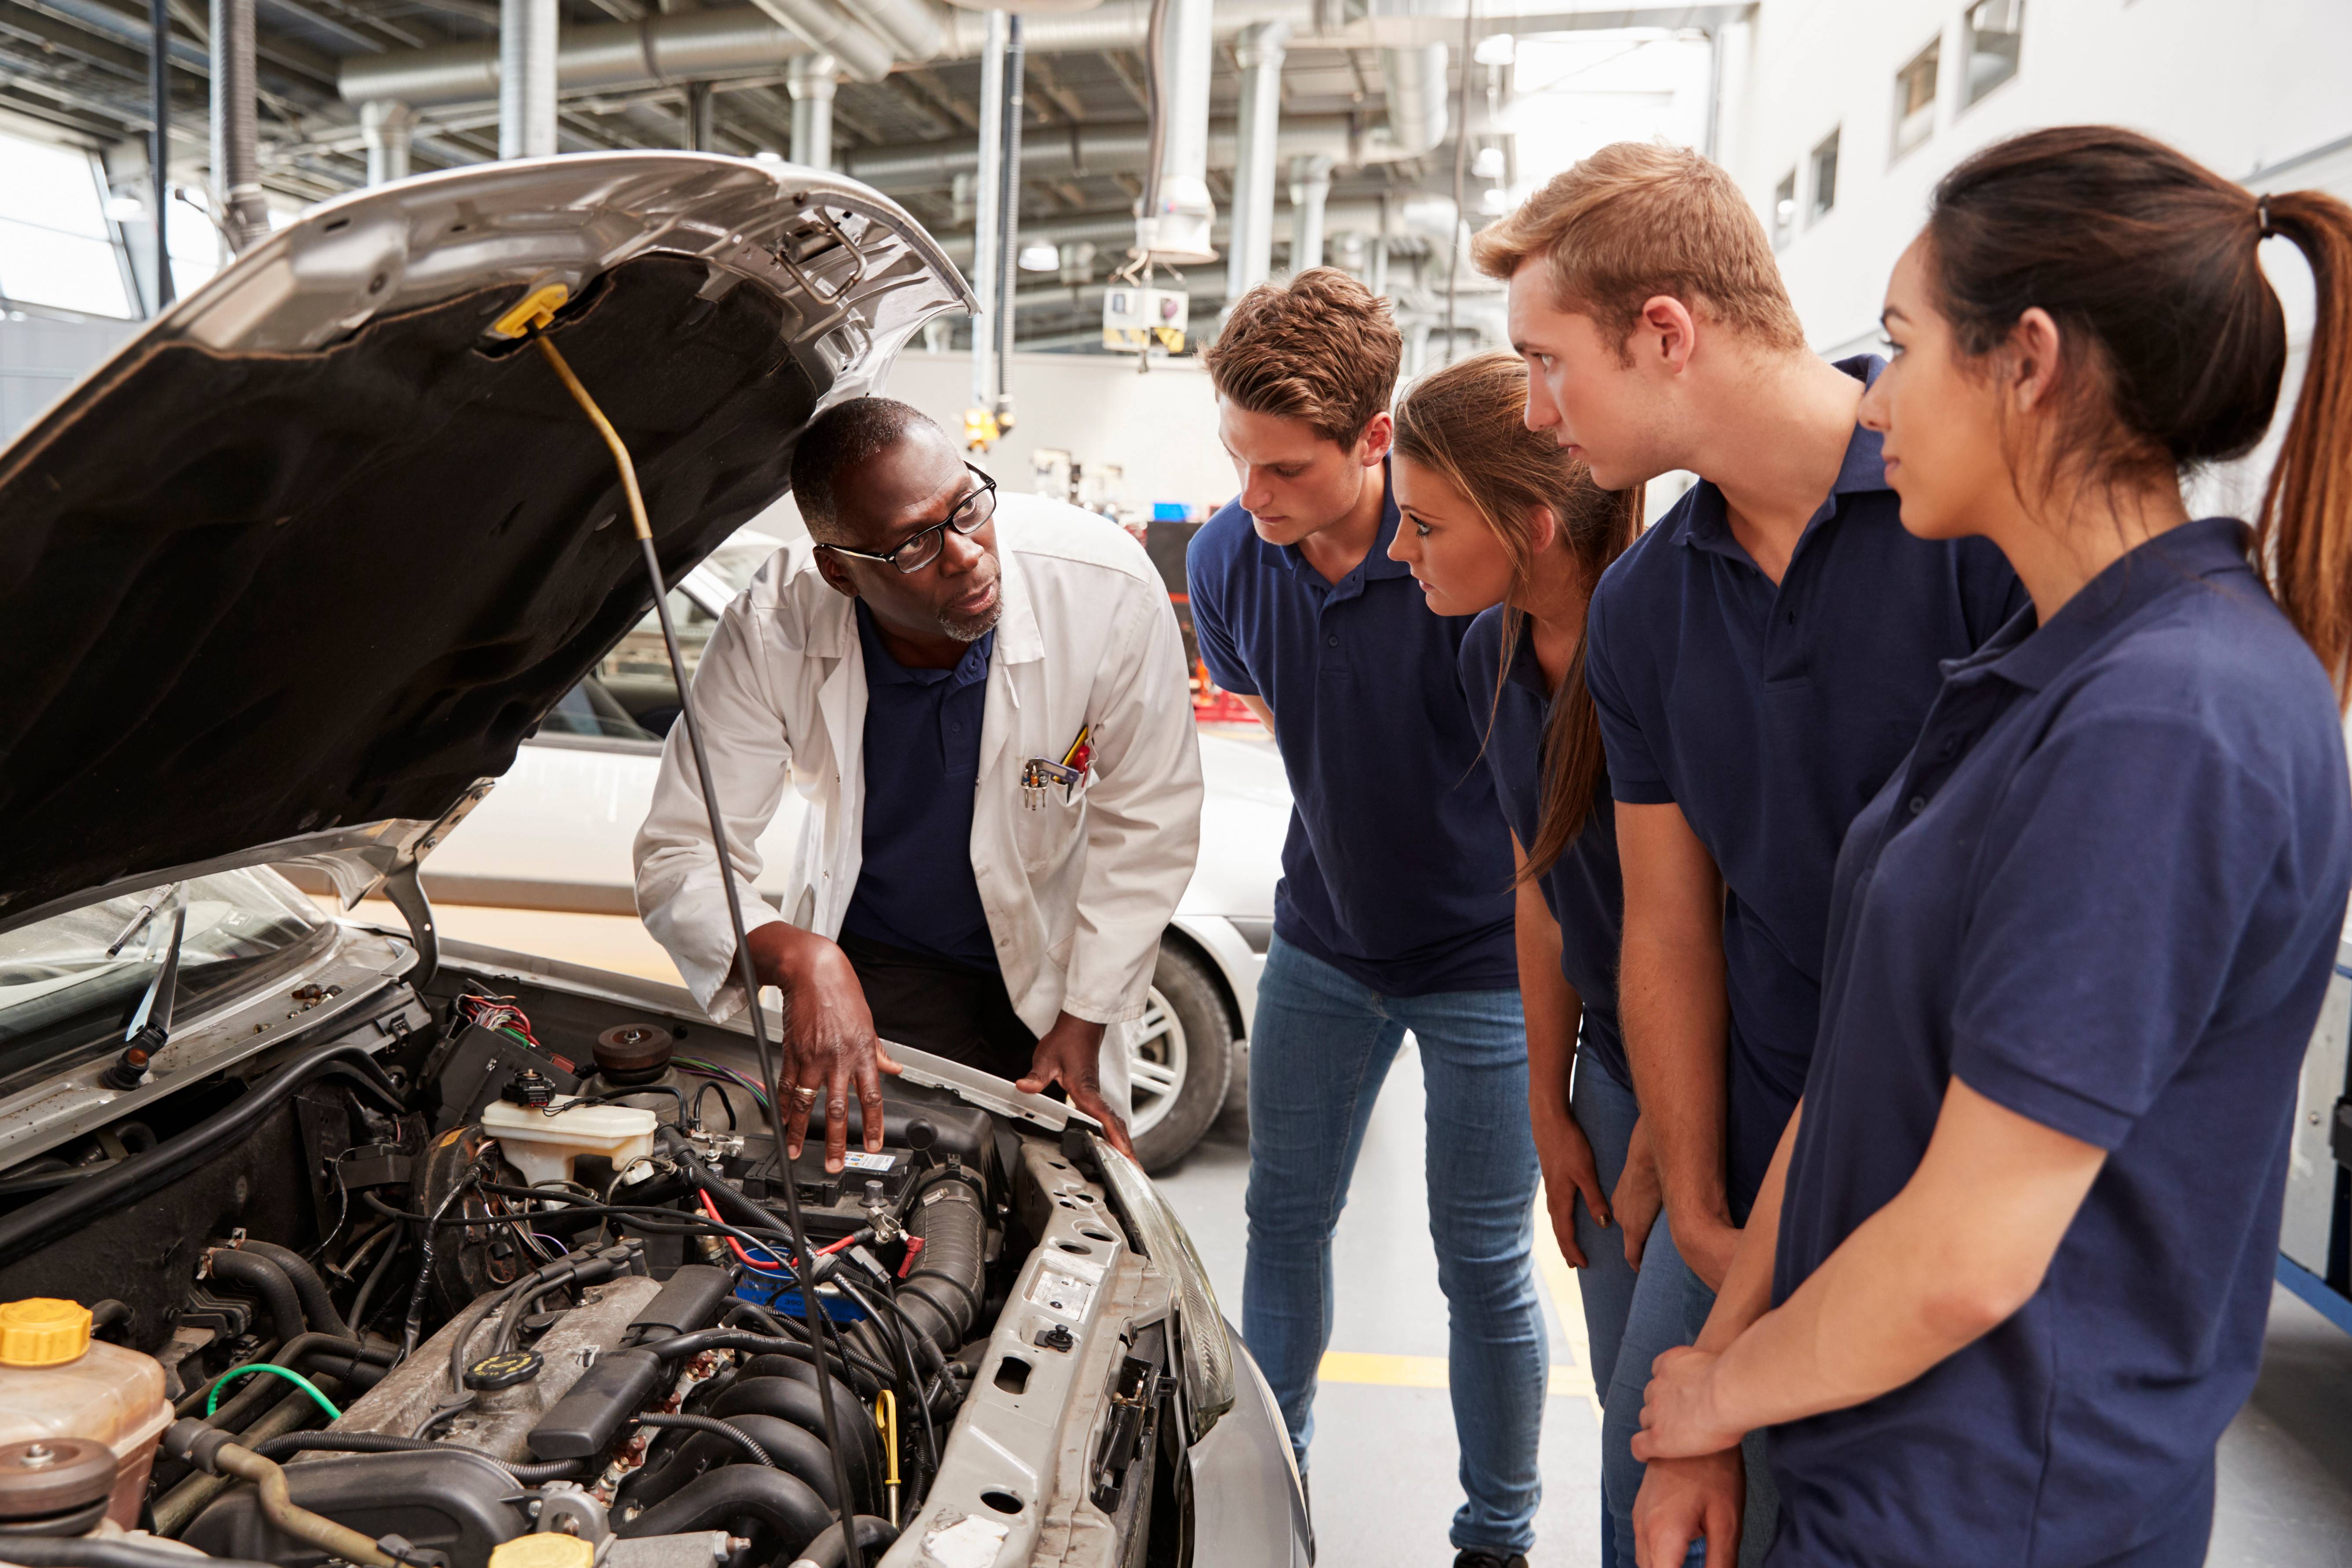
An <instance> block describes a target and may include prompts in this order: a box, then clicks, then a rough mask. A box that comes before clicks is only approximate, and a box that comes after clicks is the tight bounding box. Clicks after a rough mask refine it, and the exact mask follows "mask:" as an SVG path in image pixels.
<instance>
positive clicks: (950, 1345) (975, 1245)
mask: <svg viewBox="0 0 2352 1568" xmlns="http://www.w3.org/2000/svg"><path fill="white" fill-rule="evenodd" d="M907 1234H908V1235H909V1236H919V1237H922V1238H923V1250H922V1255H921V1256H920V1257H919V1258H917V1259H916V1267H915V1268H914V1269H913V1271H912V1272H910V1273H909V1274H908V1276H907V1278H906V1279H903V1280H901V1281H899V1284H898V1309H899V1311H900V1313H901V1314H902V1315H903V1316H904V1317H905V1318H906V1320H907V1321H908V1322H909V1323H910V1324H912V1325H913V1326H914V1327H916V1328H918V1329H919V1330H921V1331H922V1332H923V1334H924V1336H925V1337H926V1338H928V1339H929V1341H930V1342H932V1343H933V1344H935V1345H937V1346H939V1348H940V1353H942V1354H944V1355H953V1354H955V1352H957V1351H958V1350H961V1348H962V1347H963V1342H964V1341H965V1340H966V1339H967V1338H969V1337H970V1335H971V1326H972V1324H973V1322H975V1321H977V1320H978V1319H979V1316H980V1304H981V1300H982V1289H983V1286H984V1283H985V1280H986V1278H987V1267H988V1266H987V1259H986V1252H987V1246H988V1216H987V1215H986V1214H985V1213H983V1212H982V1209H981V1206H980V1194H977V1193H975V1192H973V1191H972V1190H971V1187H969V1186H968V1185H966V1184H963V1183H961V1182H941V1183H940V1184H936V1185H934V1186H933V1187H931V1188H930V1190H929V1191H928V1192H926V1193H924V1194H922V1197H921V1199H920V1201H919V1202H918V1203H916V1205H915V1206H914V1212H913V1213H911V1214H909V1215H908V1216H907Z"/></svg>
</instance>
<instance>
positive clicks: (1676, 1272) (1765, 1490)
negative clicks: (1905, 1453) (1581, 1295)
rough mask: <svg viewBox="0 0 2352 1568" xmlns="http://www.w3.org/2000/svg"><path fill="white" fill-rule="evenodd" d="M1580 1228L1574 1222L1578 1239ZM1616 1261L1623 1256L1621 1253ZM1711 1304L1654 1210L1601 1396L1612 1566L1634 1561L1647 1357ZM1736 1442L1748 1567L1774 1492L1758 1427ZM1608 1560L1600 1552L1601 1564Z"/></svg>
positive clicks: (1688, 1335)
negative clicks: (1744, 1487)
mask: <svg viewBox="0 0 2352 1568" xmlns="http://www.w3.org/2000/svg"><path fill="white" fill-rule="evenodd" d="M1580 1114H1581V1113H1580ZM1612 1234H1614V1233H1613V1232H1612ZM1581 1235H1582V1233H1581V1231H1580V1232H1579V1237H1580V1238H1581ZM1619 1261H1620V1262H1622V1261H1623V1258H1622V1253H1621V1254H1620V1257H1619ZM1713 1310H1715V1292H1714V1291H1712V1290H1710V1289H1707V1288H1706V1285H1705V1283H1703V1282H1702V1281H1701V1280H1700V1279H1699V1277H1698V1276H1697V1275H1696V1274H1694V1273H1692V1272H1691V1269H1690V1265H1688V1264H1686V1263H1685V1262H1684V1261H1683V1258H1682V1254H1681V1253H1679V1252H1677V1251H1675V1238H1674V1233H1673V1231H1672V1230H1671V1229H1670V1228H1669V1227H1668V1226H1667V1224H1666V1217H1665V1215H1664V1214H1661V1215H1659V1216H1658V1218H1657V1221H1656V1223H1655V1224H1654V1225H1653V1226H1651V1227H1650V1239H1649V1240H1648V1242H1647V1243H1646V1244H1644V1245H1643V1249H1642V1268H1641V1272H1640V1273H1639V1274H1638V1275H1636V1276H1635V1277H1634V1285H1633V1302H1632V1305H1631V1306H1630V1308H1629V1309H1628V1310H1627V1311H1626V1314H1625V1332H1624V1338H1623V1339H1622V1341H1621V1342H1619V1345H1618V1348H1617V1360H1616V1368H1615V1372H1614V1374H1613V1375H1612V1377H1611V1378H1610V1381H1609V1392H1608V1394H1606V1395H1604V1396H1603V1397H1602V1399H1601V1496H1602V1498H1603V1500H1605V1501H1606V1502H1607V1503H1608V1506H1609V1530H1608V1534H1609V1537H1610V1544H1611V1545H1612V1547H1613V1548H1614V1550H1615V1552H1616V1556H1615V1558H1614V1559H1613V1564H1614V1568H1634V1562H1633V1544H1634V1542H1633V1500H1634V1499H1635V1498H1636V1497H1638V1496H1639V1495H1640V1494H1641V1490H1642V1471H1643V1464H1642V1461H1641V1460H1639V1459H1636V1458H1633V1435H1634V1434H1635V1433H1636V1432H1639V1431H1640V1430H1641V1429H1642V1394H1643V1390H1644V1389H1645V1388H1647V1387H1648V1386H1649V1382H1650V1363H1652V1362H1654V1361H1655V1360H1657V1359H1658V1357H1659V1356H1661V1355H1663V1354H1664V1353H1665V1352H1667V1351H1670V1350H1672V1349H1674V1348H1675V1347H1676V1346H1677V1345H1686V1344H1689V1343H1691V1342H1693V1341H1695V1340H1696V1339H1697V1338H1698V1333H1699V1331H1700V1330H1701V1329H1703V1328H1705V1327H1706V1315H1707V1314H1708V1313H1709V1312H1711V1311H1713ZM1595 1359H1596V1360H1597V1359H1598V1356H1597V1353H1596V1357H1595ZM1740 1448H1741V1450H1742V1453H1743V1456H1744V1457H1745V1458H1746V1459H1747V1462H1748V1507H1747V1510H1746V1511H1745V1513H1744V1514H1743V1515H1742V1518H1741V1529H1740V1541H1739V1562H1740V1563H1741V1565H1742V1568H1750V1565H1752V1564H1755V1563H1761V1562H1763V1561H1764V1553H1765V1552H1766V1551H1767V1550H1768V1549H1769V1547H1770V1546H1771V1544H1772V1531H1773V1527H1774V1524H1775V1523H1776V1521H1777V1520H1778V1518H1779V1515H1780V1493H1779V1491H1778V1490H1777V1489H1775V1488H1774V1486H1773V1485H1772V1471H1771V1467H1770V1466H1769V1464H1767V1463H1766V1461H1765V1449H1764V1434H1763V1433H1761V1432H1750V1433H1749V1434H1748V1436H1747V1439H1746V1441H1744V1442H1742V1443H1741V1444H1740ZM1684 1561H1685V1563H1686V1564H1687V1565H1688V1568H1700V1565H1701V1564H1703V1563H1706V1543H1705V1542H1696V1541H1695V1542H1691V1548H1690V1552H1689V1555H1688V1556H1687V1557H1685V1559H1684ZM1603 1563H1604V1568H1608V1565H1609V1564H1610V1563H1612V1560H1611V1559H1606V1558H1604V1559H1603Z"/></svg>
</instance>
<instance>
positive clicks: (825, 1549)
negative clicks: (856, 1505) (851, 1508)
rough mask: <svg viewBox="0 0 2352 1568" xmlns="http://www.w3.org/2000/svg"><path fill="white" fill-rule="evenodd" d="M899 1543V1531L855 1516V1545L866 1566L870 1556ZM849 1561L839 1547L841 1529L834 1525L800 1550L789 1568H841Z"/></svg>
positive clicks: (867, 1517) (871, 1517) (864, 1516)
mask: <svg viewBox="0 0 2352 1568" xmlns="http://www.w3.org/2000/svg"><path fill="white" fill-rule="evenodd" d="M897 1540H898V1526H897V1525H895V1524H893V1523H891V1522H890V1521H888V1520H887V1519H877V1518H876V1517H875V1516H874V1515H872V1514H870V1513H861V1514H859V1515H858V1516H857V1544H858V1546H859V1548H860V1549H861V1550H863V1551H864V1552H866V1553H867V1556H866V1561H867V1562H869V1563H871V1562H873V1561H874V1560H875V1559H874V1556H873V1553H875V1552H885V1551H887V1550H888V1549H889V1547H890V1544H891V1543H892V1542H895V1541H897ZM848 1561H849V1553H848V1552H847V1551H845V1550H844V1548H843V1544H842V1537H841V1526H840V1525H839V1524H838V1523H834V1524H829V1525H827V1526H825V1528H824V1533H823V1534H821V1535H819V1536H818V1537H817V1538H816V1539H815V1540H814V1541H812V1542H809V1543H808V1545H807V1546H806V1547H804V1548H803V1549H802V1552H801V1554H800V1556H799V1557H797V1558H795V1559H794V1560H793V1563H792V1568H842V1564H844V1563H847V1562H848Z"/></svg>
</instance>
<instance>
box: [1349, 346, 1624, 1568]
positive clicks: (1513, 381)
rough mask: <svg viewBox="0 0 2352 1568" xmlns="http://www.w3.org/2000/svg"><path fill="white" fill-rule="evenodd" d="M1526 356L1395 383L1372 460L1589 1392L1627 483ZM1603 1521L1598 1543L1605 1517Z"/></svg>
mask: <svg viewBox="0 0 2352 1568" xmlns="http://www.w3.org/2000/svg"><path fill="white" fill-rule="evenodd" d="M1527 402H1528V370H1527V365H1526V363H1525V362H1524V361H1522V360H1521V359H1520V358H1519V357H1518V356H1517V354H1511V353H1486V354H1480V355H1478V356H1476V357H1475V358H1472V359H1467V360H1464V361H1462V362H1460V363H1456V364H1452V365H1449V366H1447V367H1446V368H1444V369H1443V370H1440V371H1437V372H1434V373H1433V374H1430V375H1427V376H1424V377H1423V378H1422V379H1421V380H1420V381H1418V382H1416V383H1414V384H1412V387H1411V388H1409V389H1408V390H1407V391H1406V393H1405V395H1404V396H1403V398H1402V400H1401V401H1400V402H1399V404H1398V406H1397V409H1396V415H1395V418H1396V437H1395V445H1394V447H1392V448H1391V458H1390V464H1389V474H1390V484H1391V489H1392V490H1393V491H1394V493H1395V496H1396V502H1397V510H1398V511H1399V513H1400V514H1401V521H1400V523H1399V525H1398V528H1397V531H1396V537H1395V539H1394V541H1393V542H1391V544H1390V546H1389V554H1390V555H1391V557H1392V558H1393V559H1395V560H1398V561H1402V562H1403V563H1405V564H1406V565H1408V566H1410V567H1411V568H1412V574H1413V577H1414V580H1415V581H1416V582H1418V583H1419V584H1421V587H1422V590H1423V593H1424V594H1425V595H1427V598H1428V604H1429V607H1430V608H1431V609H1432V610H1433V611H1434V612H1436V613H1437V614H1438V615H1441V616H1469V615H1475V616H1477V619H1476V621H1475V622H1474V623H1473V624H1472V626H1471V628H1470V630H1469V632H1468V634H1467V635H1466V636H1465V637H1464V638H1463V642H1462V649H1461V655H1460V669H1461V677H1462V686H1463V691H1464V694H1465V697H1466V698H1467V699H1468V701H1469V704H1470V715H1471V721H1472V723H1473V724H1474V725H1475V727H1476V729H1477V731H1478V732H1479V734H1480V735H1481V736H1482V738H1483V742H1484V743H1483V747H1482V752H1483V756H1484V760H1485V766H1486V768H1487V769H1488V770H1489V771H1490V773H1492V775H1493V777H1494V781H1495V794H1496V798H1497V800H1498V801H1499V802H1500V804H1501V805H1502V807H1503V813H1504V816H1506V817H1507V818H1508V819H1509V822H1510V826H1511V839H1512V847H1513V849H1514V851H1515V854H1516V858H1517V868H1518V878H1517V906H1516V910H1517V912H1516V921H1515V925H1516V934H1517V948H1518V962H1519V988H1520V994H1521V996H1522V998H1523V1000H1524V1003H1525V1006H1526V1014H1527V1027H1528V1119H1529V1121H1530V1122H1531V1123H1532V1126H1533V1129H1534V1132H1535V1142H1536V1153H1537V1158H1538V1161H1539V1163H1541V1165H1542V1168H1543V1175H1544V1195H1545V1201H1546V1203H1547V1204H1548V1205H1549V1208H1550V1218H1551V1225H1552V1229H1553V1232H1554V1234H1555V1235H1556V1236H1557V1237H1558V1238H1559V1248H1560V1251H1561V1253H1562V1254H1563V1255H1564V1256H1565V1257H1566V1258H1567V1259H1568V1261H1569V1263H1570V1265H1571V1266H1573V1267H1575V1268H1579V1269H1580V1276H1579V1282H1580V1287H1581V1290H1582V1294H1583V1298H1584V1318H1585V1331H1586V1337H1587V1339H1588V1341H1589V1342H1590V1346H1591V1356H1592V1364H1593V1373H1594V1382H1595V1386H1596V1387H1597V1388H1598V1389H1600V1390H1601V1391H1602V1392H1604V1393H1605V1392H1606V1391H1607V1389H1608V1387H1609V1380H1610V1373H1611V1372H1612V1370H1613V1369H1614V1366H1615V1361H1616V1353H1617V1346H1618V1343H1619V1342H1620V1340H1621V1339H1622V1336H1623V1333H1624V1328H1625V1322H1626V1318H1627V1314H1628V1312H1629V1310H1631V1307H1632V1303H1633V1293H1634V1283H1635V1275H1634V1268H1633V1257H1635V1256H1637V1255H1638V1252H1639V1244H1638V1243H1636V1244H1635V1245H1634V1246H1633V1247H1630V1248H1629V1247H1628V1246H1627V1245H1626V1242H1625V1240H1624V1237H1623V1236H1622V1233H1617V1232H1612V1227H1611V1218H1612V1216H1611V1213H1610V1205H1609V1198H1610V1194H1612V1192H1614V1191H1616V1189H1617V1184H1618V1180H1619V1178H1620V1176H1621V1175H1622V1173H1623V1171H1624V1168H1625V1163H1626V1159H1625V1154H1626V1147H1627V1143H1628V1141H1629V1139H1630V1138H1631V1137H1632V1136H1633V1129H1634V1124H1635V1121H1636V1111H1635V1109H1634V1103H1633V1088H1632V1084H1633V1078H1632V1075H1631V1074H1630V1073H1629V1072H1628V1070H1627V1068H1626V1065H1625V1047H1624V1041H1623V1037H1622V1036H1621V1035H1620V1033H1619V1031H1618V1027H1617V946H1618V941H1619V937H1620V934H1621V931H1622V924H1623V915H1624V893H1623V889H1622V883H1621V881H1620V879H1619V876H1618V869H1617V840H1616V834H1615V832H1614V829H1613V827H1612V821H1611V816H1612V814H1611V808H1610V800H1609V791H1608V787H1607V786H1608V765H1607V763H1606V760H1605V759H1604V758H1603V756H1602V754H1601V724H1600V720H1599V718H1598V716H1597V715H1596V714H1595V713H1594V711H1593V706H1592V697H1591V693H1590V692H1588V691H1587V690H1586V689H1585V688H1584V611H1585V605H1586V604H1587V602H1588V601H1589V600H1590V599H1591V592H1592V585H1593V584H1595V583H1596V582H1598V581H1600V578H1601V573H1602V572H1604V571H1606V570H1607V569H1608V567H1609V563H1611V562H1612V561H1614V560H1616V559H1617V557H1618V555H1619V554H1621V553H1622V552H1623V551H1624V549H1625V547H1626V546H1627V545H1629V544H1631V543H1632V542H1633V536H1634V534H1635V533H1636V532H1637V531H1639V529H1640V526H1641V492H1640V490H1639V489H1631V490H1619V491H1612V490H1604V489H1601V488H1600V487H1599V486H1598V485H1596V484H1594V483H1593V482H1592V476H1591V474H1590V473H1589V472H1587V471H1586V469H1585V467H1584V465H1583V464H1582V463H1581V462H1579V461H1577V460H1576V459H1575V458H1572V457H1570V455H1569V454H1568V453H1567V452H1565V451H1563V450H1562V449H1561V448H1560V447H1559V446H1557V445H1556V444H1555V443H1554V442H1553V441H1552V439H1551V437H1550V436H1549V435H1548V434H1543V433H1539V432H1536V431H1531V430H1529V429H1528V427H1527V424H1526V416H1527ZM1580 1197H1581V1200H1582V1203H1581V1205H1580V1204H1579V1198H1580ZM1657 1211H1658V1205H1657V1201H1656V1198H1655V1196H1654V1195H1653V1196H1652V1197H1651V1198H1650V1199H1649V1201H1648V1203H1647V1205H1646V1206H1645V1208H1644V1212H1643V1214H1642V1215H1640V1216H1639V1217H1640V1219H1641V1221H1642V1222H1643V1225H1644V1228H1645V1230H1646V1225H1647V1222H1648V1221H1649V1220H1650V1219H1651V1218H1653V1217H1654V1216H1655V1215H1656V1214H1657ZM1632 1217H1633V1216H1630V1215H1629V1216H1628V1218H1629V1219H1631V1218H1632ZM1603 1532H1604V1533H1603V1539H1604V1542H1605V1541H1606V1539H1607V1521H1606V1515H1605V1513H1604V1515H1603ZM1603 1560H1604V1561H1607V1562H1612V1563H1613V1562H1614V1561H1615V1558H1614V1556H1613V1555H1612V1554H1609V1553H1607V1552H1604V1558H1603Z"/></svg>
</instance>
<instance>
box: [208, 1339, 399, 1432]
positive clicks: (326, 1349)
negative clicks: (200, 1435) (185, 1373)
mask: <svg viewBox="0 0 2352 1568" xmlns="http://www.w3.org/2000/svg"><path fill="white" fill-rule="evenodd" d="M254 1359H255V1360H257V1361H266V1362H272V1363H276V1364H277V1365H278V1366H284V1367H291V1368H293V1369H294V1370H295V1371H296V1372H299V1371H301V1370H302V1367H303V1364H304V1363H313V1364H315V1365H317V1366H318V1368H319V1370H320V1371H321V1372H327V1373H333V1374H334V1375H336V1376H338V1377H340V1376H341V1375H342V1367H341V1365H339V1364H338V1362H339V1361H347V1362H356V1363H361V1364H362V1365H364V1366H369V1367H373V1368H374V1369H375V1378H371V1379H370V1380H369V1386H371V1387H373V1386H374V1383H375V1379H376V1378H381V1377H382V1376H383V1369H384V1368H385V1367H386V1366H388V1365H389V1364H390V1363H391V1361H392V1352H390V1351H388V1350H384V1349H383V1348H381V1347H378V1346H375V1345H362V1344H361V1343H360V1342H358V1341H357V1340H339V1339H337V1338H335V1336H334V1335H332V1334H298V1335H296V1336H295V1337H294V1338H293V1339H292V1340H290V1341H289V1342H287V1343H286V1344H285V1345H283V1346H282V1347H280V1348H278V1349H277V1350H275V1351H272V1352H266V1353H264V1354H262V1355H259V1356H257V1357H255V1358H254ZM231 1370H234V1369H231ZM222 1375H223V1376H226V1375H227V1373H223V1374H222ZM216 1381H218V1380H217V1379H215V1382H216ZM265 1386H266V1387H271V1388H275V1389H276V1390H277V1392H278V1393H279V1394H283V1393H285V1392H286V1385H285V1384H282V1383H279V1382H278V1380H277V1379H275V1378H270V1377H260V1378H257V1379H254V1380H251V1381H250V1382H249V1383H248V1384H247V1388H244V1389H239V1390H238V1391H237V1393H236V1395H235V1397H233V1398H231V1399H229V1400H227V1401H226V1402H225V1403H224V1404H223V1405H221V1407H220V1409H219V1410H217V1411H215V1412H214V1422H213V1424H214V1425H215V1426H221V1425H226V1423H225V1422H224V1421H223V1420H221V1417H224V1416H226V1415H229V1413H230V1411H231V1410H232V1409H233V1408H234V1407H235V1406H236V1404H237V1402H238V1401H239V1400H242V1399H243V1398H245V1396H246V1394H247V1392H248V1391H249V1390H251V1389H256V1388H261V1387H265ZM211 1387H212V1384H211V1383H206V1384H203V1385H202V1386H201V1387H199V1388H197V1389H196V1391H195V1392H194V1393H193V1394H188V1395H186V1396H185V1397H184V1398H183V1399H181V1400H180V1402H179V1403H178V1404H177V1405H175V1406H173V1409H174V1411H175V1412H176V1413H177V1414H179V1415H198V1414H201V1413H202V1411H203V1410H204V1407H205V1394H206V1393H207V1392H208V1391H209V1390H210V1389H211Z"/></svg>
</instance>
